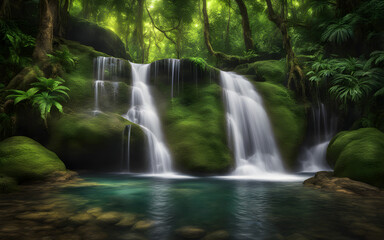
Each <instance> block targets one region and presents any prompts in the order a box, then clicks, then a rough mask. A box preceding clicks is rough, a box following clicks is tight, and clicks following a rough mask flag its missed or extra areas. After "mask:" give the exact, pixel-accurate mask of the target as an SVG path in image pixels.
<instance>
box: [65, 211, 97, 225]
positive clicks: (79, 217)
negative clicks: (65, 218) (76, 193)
mask: <svg viewBox="0 0 384 240" xmlns="http://www.w3.org/2000/svg"><path fill="white" fill-rule="evenodd" d="M94 218H95V217H94V216H93V215H91V214H89V213H86V212H85V213H78V214H76V215H74V216H72V217H70V218H69V220H70V221H72V222H74V223H77V224H81V223H86V222H88V221H91V220H93V219H94Z"/></svg>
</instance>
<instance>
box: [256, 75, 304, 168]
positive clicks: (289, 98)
mask: <svg viewBox="0 0 384 240" xmlns="http://www.w3.org/2000/svg"><path fill="white" fill-rule="evenodd" d="M255 85H256V89H257V91H258V92H259V93H260V94H261V96H262V97H263V101H264V105H265V108H266V110H267V113H268V116H269V119H270V120H271V123H272V127H273V131H274V134H275V137H276V140H277V144H278V146H279V149H280V152H281V155H282V157H283V160H284V162H285V164H286V166H287V167H289V168H292V167H294V165H295V163H296V159H297V154H298V152H299V148H300V145H301V143H302V141H303V139H304V137H305V130H306V119H305V110H304V107H303V106H302V105H300V104H298V103H297V102H296V101H295V99H294V98H293V92H292V91H290V90H288V89H287V88H286V87H284V86H283V85H280V84H274V83H270V82H256V83H255Z"/></svg>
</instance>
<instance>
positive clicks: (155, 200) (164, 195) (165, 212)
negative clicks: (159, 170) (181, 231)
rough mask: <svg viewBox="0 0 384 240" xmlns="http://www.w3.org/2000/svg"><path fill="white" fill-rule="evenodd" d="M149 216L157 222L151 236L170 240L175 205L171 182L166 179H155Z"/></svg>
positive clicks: (152, 185) (151, 190) (151, 230)
mask: <svg viewBox="0 0 384 240" xmlns="http://www.w3.org/2000/svg"><path fill="white" fill-rule="evenodd" d="M147 212H148V216H149V218H150V219H151V220H152V221H154V222H155V226H154V227H153V228H152V229H150V232H149V235H150V236H156V238H157V239H169V238H170V234H171V228H172V224H171V222H172V216H173V204H172V201H171V199H170V182H169V181H168V180H166V179H153V182H152V184H151V186H150V200H149V207H148V211H147Z"/></svg>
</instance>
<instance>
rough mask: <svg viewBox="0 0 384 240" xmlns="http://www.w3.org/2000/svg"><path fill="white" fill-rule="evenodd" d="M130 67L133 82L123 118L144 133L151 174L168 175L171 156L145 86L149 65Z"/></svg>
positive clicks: (170, 169) (134, 64)
mask: <svg viewBox="0 0 384 240" xmlns="http://www.w3.org/2000/svg"><path fill="white" fill-rule="evenodd" d="M131 66H132V82H133V84H132V99H131V108H130V109H129V110H128V112H127V114H126V115H124V116H123V117H125V118H126V119H128V120H129V121H131V122H134V123H136V124H138V125H140V127H141V128H142V129H143V131H144V132H145V133H146V135H147V140H148V151H149V163H150V167H151V172H152V173H155V174H158V173H170V172H172V161H171V155H170V153H169V151H168V148H167V147H166V144H165V141H164V139H163V133H162V131H161V126H160V119H159V116H158V114H157V111H156V107H155V105H154V103H153V100H152V96H151V94H150V91H149V87H148V85H147V82H148V78H149V73H150V65H149V64H136V63H131Z"/></svg>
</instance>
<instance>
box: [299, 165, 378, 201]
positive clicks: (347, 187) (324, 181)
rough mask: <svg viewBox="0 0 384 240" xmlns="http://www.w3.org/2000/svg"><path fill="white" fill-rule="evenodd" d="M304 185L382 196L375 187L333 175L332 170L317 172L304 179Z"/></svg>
mask: <svg viewBox="0 0 384 240" xmlns="http://www.w3.org/2000/svg"><path fill="white" fill-rule="evenodd" d="M303 184H304V185H305V186H310V187H315V188H319V189H324V190H327V191H332V192H338V193H345V194H351V195H359V196H373V197H376V196H379V197H380V196H381V197H384V192H383V191H380V189H378V188H377V187H374V186H371V185H368V184H366V183H363V182H358V181H354V180H351V179H349V178H338V177H335V176H334V174H333V172H326V171H322V172H318V173H316V175H315V176H314V177H311V178H309V179H307V180H305V181H304V183H303Z"/></svg>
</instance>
